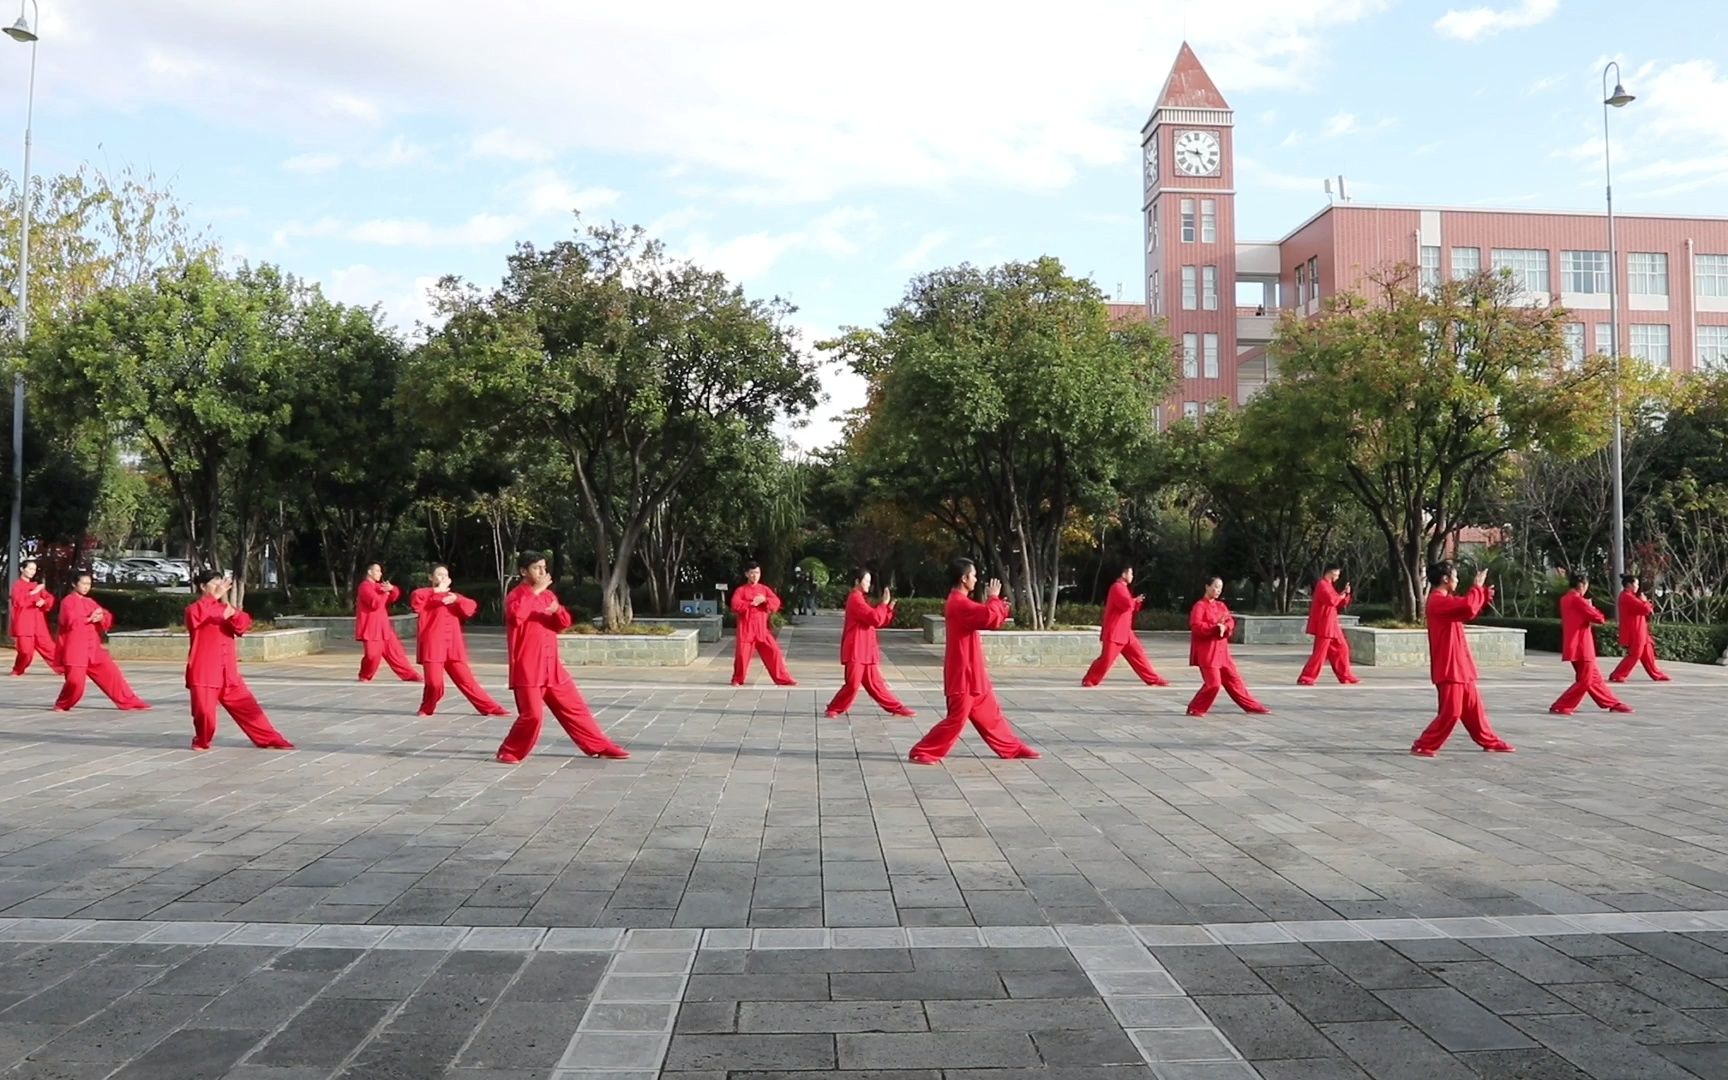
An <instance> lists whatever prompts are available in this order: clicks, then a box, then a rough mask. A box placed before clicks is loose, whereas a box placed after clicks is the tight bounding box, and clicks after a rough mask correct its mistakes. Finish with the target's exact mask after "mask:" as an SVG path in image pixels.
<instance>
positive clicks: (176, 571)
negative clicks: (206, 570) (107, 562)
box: [120, 555, 192, 585]
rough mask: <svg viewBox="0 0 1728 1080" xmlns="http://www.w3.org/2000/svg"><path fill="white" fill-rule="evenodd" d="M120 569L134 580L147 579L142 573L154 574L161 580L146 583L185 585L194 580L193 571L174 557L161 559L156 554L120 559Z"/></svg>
mask: <svg viewBox="0 0 1728 1080" xmlns="http://www.w3.org/2000/svg"><path fill="white" fill-rule="evenodd" d="M120 570H121V571H122V572H123V573H125V574H127V575H128V577H129V578H130V580H132V581H145V578H144V577H143V576H142V575H152V576H154V577H157V578H160V579H162V580H160V581H146V582H145V583H146V584H162V585H175V584H179V585H185V584H187V583H189V582H190V581H191V580H192V571H191V570H190V569H189V568H188V567H186V566H185V565H184V564H182V563H176V562H175V561H174V560H172V559H159V558H157V557H155V556H154V555H134V556H132V557H131V558H128V559H121V560H120Z"/></svg>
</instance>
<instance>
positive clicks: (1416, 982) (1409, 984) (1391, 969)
mask: <svg viewBox="0 0 1728 1080" xmlns="http://www.w3.org/2000/svg"><path fill="white" fill-rule="evenodd" d="M1309 948H1311V949H1313V950H1314V951H1315V952H1316V953H1318V954H1319V955H1320V957H1321V959H1323V960H1325V961H1326V962H1327V963H1328V964H1331V965H1332V966H1333V967H1335V968H1337V969H1338V970H1339V971H1342V972H1343V973H1344V974H1346V975H1348V976H1349V977H1350V978H1351V979H1353V980H1355V981H1356V982H1357V983H1358V984H1360V985H1362V986H1365V987H1367V988H1368V989H1370V990H1412V989H1422V988H1426V987H1437V986H1440V985H1441V983H1440V980H1439V979H1437V978H1435V977H1434V976H1433V975H1431V974H1429V973H1428V972H1427V971H1424V970H1423V969H1422V968H1421V967H1418V966H1417V965H1416V964H1413V963H1411V962H1410V961H1409V960H1408V959H1406V958H1405V957H1404V956H1403V955H1402V954H1401V953H1399V952H1398V951H1397V950H1396V949H1394V948H1392V947H1391V946H1389V945H1386V944H1385V943H1383V942H1378V941H1322V942H1315V943H1313V944H1312V945H1310V946H1309Z"/></svg>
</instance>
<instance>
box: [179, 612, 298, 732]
mask: <svg viewBox="0 0 1728 1080" xmlns="http://www.w3.org/2000/svg"><path fill="white" fill-rule="evenodd" d="M227 607H228V602H227V601H226V600H221V599H218V598H217V597H213V596H204V597H200V598H199V599H198V602H197V603H195V604H193V605H192V606H190V607H188V608H187V609H186V632H187V633H188V634H190V635H191V637H192V647H191V649H190V650H189V651H188V652H187V654H186V689H187V690H190V691H191V692H192V749H194V750H208V749H210V744H211V742H213V741H214V740H215V738H216V706H218V705H220V706H222V708H224V709H226V710H228V715H229V716H231V717H233V718H234V722H235V723H236V724H238V725H240V730H241V731H243V732H245V733H246V737H247V738H248V739H251V740H252V745H253V746H257V747H259V748H261V749H264V750H292V749H294V744H293V743H291V742H289V741H288V740H287V739H285V738H283V737H282V733H281V732H280V731H277V730H276V725H274V724H272V723H271V722H270V718H269V717H268V716H266V715H264V707H263V706H262V705H260V704H258V699H257V698H255V697H253V696H252V688H251V687H249V686H247V685H246V680H245V679H242V678H241V677H240V656H239V652H238V650H237V649H236V648H235V645H234V640H235V639H236V638H238V637H239V636H240V635H241V634H244V633H245V632H246V631H248V630H250V629H251V628H252V616H250V615H248V614H246V613H245V612H244V611H236V612H235V613H234V614H232V615H226V614H224V611H225V610H226V609H227Z"/></svg>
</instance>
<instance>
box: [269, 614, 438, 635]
mask: <svg viewBox="0 0 1728 1080" xmlns="http://www.w3.org/2000/svg"><path fill="white" fill-rule="evenodd" d="M271 621H272V622H274V623H275V624H276V625H277V626H281V627H286V628H294V629H299V628H301V627H311V626H321V627H323V628H324V634H325V640H327V641H332V642H335V641H353V640H354V616H352V615H278V616H276V618H274V619H272V620H271ZM390 625H391V626H394V627H395V628H396V636H397V637H399V638H401V639H402V640H403V641H412V640H414V638H415V637H416V636H417V635H418V634H419V633H420V616H418V615H416V614H414V613H413V612H409V613H408V614H406V615H392V616H390Z"/></svg>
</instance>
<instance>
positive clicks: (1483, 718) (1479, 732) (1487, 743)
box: [1410, 560, 1512, 757]
mask: <svg viewBox="0 0 1728 1080" xmlns="http://www.w3.org/2000/svg"><path fill="white" fill-rule="evenodd" d="M1487 584H1488V571H1486V570H1478V571H1476V578H1475V581H1474V582H1473V583H1472V584H1471V586H1470V589H1469V591H1468V592H1466V593H1465V594H1464V595H1463V596H1459V595H1458V568H1457V567H1456V566H1454V565H1452V563H1451V561H1449V560H1448V561H1442V562H1437V563H1435V564H1434V565H1433V566H1430V567H1429V568H1428V585H1429V591H1428V606H1427V622H1428V674H1429V677H1430V678H1431V679H1432V680H1433V682H1434V688H1435V690H1437V691H1438V692H1439V696H1440V712H1439V715H1437V716H1435V717H1434V720H1433V722H1431V723H1430V724H1429V725H1428V727H1427V728H1426V729H1425V730H1424V731H1423V732H1422V734H1421V735H1419V736H1418V737H1417V739H1416V742H1415V743H1414V744H1413V745H1412V746H1411V747H1410V752H1411V753H1412V754H1415V755H1416V756H1417V757H1433V756H1434V755H1435V754H1438V753H1439V752H1440V748H1441V747H1442V746H1444V745H1446V740H1447V739H1448V738H1449V737H1451V735H1452V729H1453V728H1455V727H1457V726H1458V722H1459V721H1460V720H1462V721H1463V722H1464V730H1465V731H1468V732H1469V733H1470V737H1471V738H1472V739H1475V740H1476V745H1478V746H1480V747H1481V748H1482V749H1484V750H1487V751H1489V752H1490V753H1496V754H1510V753H1512V744H1511V743H1509V742H1507V741H1506V740H1505V739H1502V738H1501V737H1500V736H1498V735H1496V734H1495V733H1494V728H1493V725H1491V724H1489V723H1488V714H1487V712H1485V711H1484V710H1483V708H1482V694H1481V692H1480V691H1478V690H1477V688H1476V658H1475V657H1474V656H1472V655H1470V641H1469V639H1468V638H1467V637H1466V636H1465V633H1464V624H1466V623H1468V622H1469V621H1470V620H1471V619H1474V618H1475V617H1476V616H1478V615H1480V614H1482V609H1483V608H1485V607H1487V606H1488V602H1489V601H1490V600H1493V599H1494V590H1493V589H1490V588H1488V587H1487Z"/></svg>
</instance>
